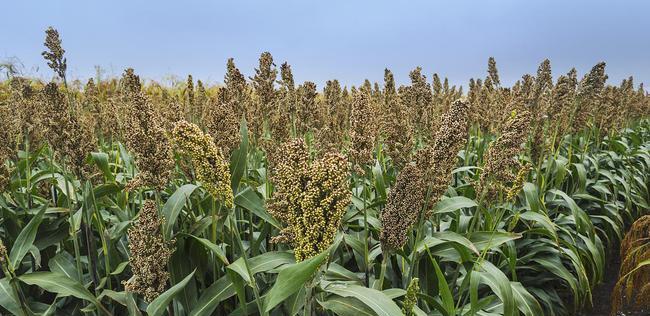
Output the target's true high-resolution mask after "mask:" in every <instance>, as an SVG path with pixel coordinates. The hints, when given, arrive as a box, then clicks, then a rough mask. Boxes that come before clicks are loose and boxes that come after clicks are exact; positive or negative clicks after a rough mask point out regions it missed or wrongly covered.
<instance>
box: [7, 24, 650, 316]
mask: <svg viewBox="0 0 650 316" xmlns="http://www.w3.org/2000/svg"><path fill="white" fill-rule="evenodd" d="M45 44H46V48H47V51H46V52H44V53H43V56H44V57H45V58H46V59H47V60H48V65H49V66H50V67H51V68H52V69H53V70H54V73H55V75H56V78H55V79H54V80H53V81H52V82H49V83H41V82H38V81H36V80H29V79H25V78H21V77H19V76H17V75H15V74H9V78H8V79H7V80H6V81H4V82H2V83H0V122H1V124H2V125H1V126H2V128H1V129H0V140H1V142H0V162H1V165H0V187H1V189H2V191H1V192H2V193H0V214H1V217H0V264H1V265H2V274H0V276H1V278H0V292H1V293H0V313H10V314H16V315H36V314H38V315H58V314H61V315H77V314H82V313H90V314H98V315H104V314H106V315H126V314H128V315H142V314H144V313H146V314H148V315H165V314H166V315H296V314H302V315H355V316H356V315H386V316H389V315H402V314H403V315H518V314H524V315H567V314H573V313H575V312H577V311H579V310H581V309H582V308H584V307H586V306H589V305H590V304H591V303H592V295H591V290H592V289H593V288H594V287H595V286H596V285H597V284H598V283H599V281H600V280H602V278H603V274H604V271H605V267H604V265H605V262H606V257H607V256H610V255H612V253H611V251H609V249H615V248H616V247H617V245H618V243H619V242H620V241H621V240H622V239H623V236H624V234H625V232H626V230H627V228H629V227H630V225H631V223H632V222H634V220H636V219H637V218H640V217H641V216H643V215H647V214H648V210H649V209H650V206H649V205H650V191H649V190H648V187H649V184H650V153H649V151H650V123H649V121H648V120H647V114H648V113H649V112H650V111H649V110H650V98H649V97H648V95H647V94H646V92H645V90H644V89H643V87H642V85H640V86H639V87H638V89H635V87H634V83H633V80H632V78H631V77H630V78H629V79H627V80H624V81H623V83H622V84H621V85H620V86H611V85H606V79H607V76H606V74H605V64H604V63H599V64H597V65H596V66H594V68H593V69H592V70H591V71H590V72H589V73H587V74H586V75H585V76H584V77H583V78H582V79H581V80H578V78H577V74H576V71H575V69H572V70H570V71H569V72H568V73H567V74H566V75H561V76H559V77H558V78H557V79H556V80H555V81H554V80H553V78H552V76H551V67H550V63H549V62H548V60H545V61H544V62H542V63H541V65H540V67H539V70H538V72H537V74H535V75H525V76H523V77H522V79H521V80H520V81H517V83H515V84H514V85H513V86H512V87H503V86H502V85H501V83H500V80H499V75H498V71H497V68H496V63H495V61H494V59H492V58H490V60H489V62H488V76H487V77H486V78H485V79H477V80H474V79H472V80H471V81H470V83H469V90H468V91H467V92H466V93H465V92H463V89H462V88H459V87H455V86H453V87H450V86H449V83H448V81H447V79H446V78H445V79H441V78H440V77H439V76H438V75H437V74H434V75H433V81H432V83H429V82H428V81H427V78H426V77H425V76H424V75H423V74H422V71H421V69H420V68H416V69H415V70H413V71H412V72H411V73H410V79H411V84H410V85H405V86H400V87H396V85H395V82H394V78H393V74H392V73H391V72H390V71H389V70H386V71H385V81H384V84H383V86H380V85H379V84H378V83H374V84H372V83H370V81H366V82H364V83H363V85H361V86H360V87H351V88H349V89H348V88H347V87H341V85H340V83H339V82H338V81H336V80H332V81H328V82H327V83H326V85H325V87H324V89H323V91H322V92H319V91H318V90H317V87H316V85H315V84H314V83H312V82H305V83H303V84H301V85H298V86H296V85H295V83H294V79H293V75H292V72H291V67H290V66H289V65H288V64H287V63H284V64H282V65H281V66H280V67H279V69H277V68H276V65H275V64H274V62H273V57H272V56H271V54H269V53H264V54H262V55H261V57H260V64H259V68H257V69H255V74H254V76H253V77H250V78H249V79H248V80H247V79H246V77H245V76H244V75H243V74H242V73H241V72H240V71H239V69H237V67H236V66H235V63H234V61H233V59H230V60H228V62H227V73H226V76H225V78H224V85H223V86H206V85H204V84H203V83H202V82H201V81H197V82H194V81H193V78H192V77H191V76H190V77H188V80H187V82H186V83H179V84H178V85H176V86H173V87H163V86H160V85H158V84H156V83H155V82H151V83H148V84H145V83H143V82H142V81H141V80H140V78H139V77H138V76H137V75H136V74H135V72H134V71H133V70H132V69H127V70H125V72H124V74H123V76H122V78H121V79H119V80H118V79H106V80H98V78H96V79H97V80H92V79H91V80H89V81H88V83H87V84H86V85H85V86H84V87H81V85H80V84H79V83H78V82H73V83H71V84H68V82H67V79H66V76H65V73H66V67H67V61H66V59H65V58H64V53H65V51H64V50H63V48H62V47H61V40H60V38H59V34H58V32H56V30H54V29H49V30H48V31H47V38H46V43H45ZM639 261H640V263H639V262H635V265H636V264H637V263H639V264H643V263H644V262H645V261H641V260H639ZM645 265H647V263H645ZM629 268H630V270H631V269H635V268H636V267H629ZM640 268H648V267H639V269H640ZM635 271H638V269H637V270H635ZM644 280H647V279H644ZM621 308H623V307H621Z"/></svg>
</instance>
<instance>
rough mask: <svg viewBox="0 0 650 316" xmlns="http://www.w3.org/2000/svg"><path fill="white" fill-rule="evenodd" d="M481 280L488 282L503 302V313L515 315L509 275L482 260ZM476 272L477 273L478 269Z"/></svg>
mask: <svg viewBox="0 0 650 316" xmlns="http://www.w3.org/2000/svg"><path fill="white" fill-rule="evenodd" d="M481 270H482V271H481V272H479V273H480V274H481V281H482V282H483V283H484V284H487V285H488V286H489V287H490V289H492V291H493V292H494V294H496V295H497V296H498V297H499V298H500V299H501V302H503V314H504V315H505V316H514V315H515V307H516V306H515V298H514V295H513V293H512V286H510V281H509V280H508V277H506V275H505V274H503V272H502V271H501V270H499V269H498V268H497V267H495V266H494V265H493V264H492V263H491V262H489V261H483V262H481ZM474 273H477V272H476V271H475V272H474Z"/></svg>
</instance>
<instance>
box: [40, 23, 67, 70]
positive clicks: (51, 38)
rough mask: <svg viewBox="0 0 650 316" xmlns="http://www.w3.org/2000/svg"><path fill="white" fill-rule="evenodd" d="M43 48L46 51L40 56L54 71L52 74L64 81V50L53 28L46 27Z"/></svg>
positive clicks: (57, 32) (65, 67)
mask: <svg viewBox="0 0 650 316" xmlns="http://www.w3.org/2000/svg"><path fill="white" fill-rule="evenodd" d="M45 35H46V36H45V43H44V45H45V47H46V48H47V49H48V50H47V51H43V52H42V53H41V55H43V58H45V59H46V60H47V61H48V62H47V65H48V66H49V67H50V68H51V69H52V70H54V72H55V73H56V74H57V75H58V76H59V77H60V78H61V79H63V80H64V81H65V71H66V69H67V68H68V66H67V63H66V59H65V58H64V57H63V54H65V50H64V49H63V47H62V46H61V38H59V31H57V30H56V29H54V28H53V27H51V26H50V27H48V28H47V30H46V31H45Z"/></svg>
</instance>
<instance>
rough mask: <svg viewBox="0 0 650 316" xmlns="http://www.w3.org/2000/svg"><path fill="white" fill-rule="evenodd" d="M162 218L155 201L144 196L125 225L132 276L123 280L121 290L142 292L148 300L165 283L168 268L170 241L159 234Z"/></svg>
mask: <svg viewBox="0 0 650 316" xmlns="http://www.w3.org/2000/svg"><path fill="white" fill-rule="evenodd" d="M162 224H163V222H162V220H161V219H160V218H159V216H158V211H157V208H156V202H154V201H152V200H146V201H145V202H144V204H143V205H142V208H141V209H140V213H139V215H138V219H137V220H136V221H135V223H134V224H133V226H131V228H129V231H128V237H129V251H130V253H131V256H130V257H129V265H130V266H131V270H132V271H133V277H132V278H131V279H130V280H128V281H125V282H124V287H125V290H126V291H128V292H132V293H138V294H140V295H142V296H144V299H145V301H147V302H151V301H153V300H154V299H155V298H157V297H158V296H159V295H160V294H162V293H163V292H164V291H165V289H166V287H167V280H169V272H167V262H168V261H169V258H170V257H171V255H172V253H173V251H174V250H173V241H172V242H169V241H166V240H165V239H164V237H163V235H162V230H161V227H162Z"/></svg>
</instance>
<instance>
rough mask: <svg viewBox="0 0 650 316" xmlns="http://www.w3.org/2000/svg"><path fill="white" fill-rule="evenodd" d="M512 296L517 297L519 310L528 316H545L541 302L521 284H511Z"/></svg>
mask: <svg viewBox="0 0 650 316" xmlns="http://www.w3.org/2000/svg"><path fill="white" fill-rule="evenodd" d="M510 285H511V286H512V294H513V295H514V296H515V302H516V303H517V308H519V311H520V312H522V313H523V314H524V315H526V316H537V315H543V314H544V312H543V311H542V307H541V306H540V305H539V302H537V300H536V299H535V297H534V296H532V295H531V294H530V293H529V292H528V291H527V290H526V288H524V286H523V285H521V283H519V282H510Z"/></svg>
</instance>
